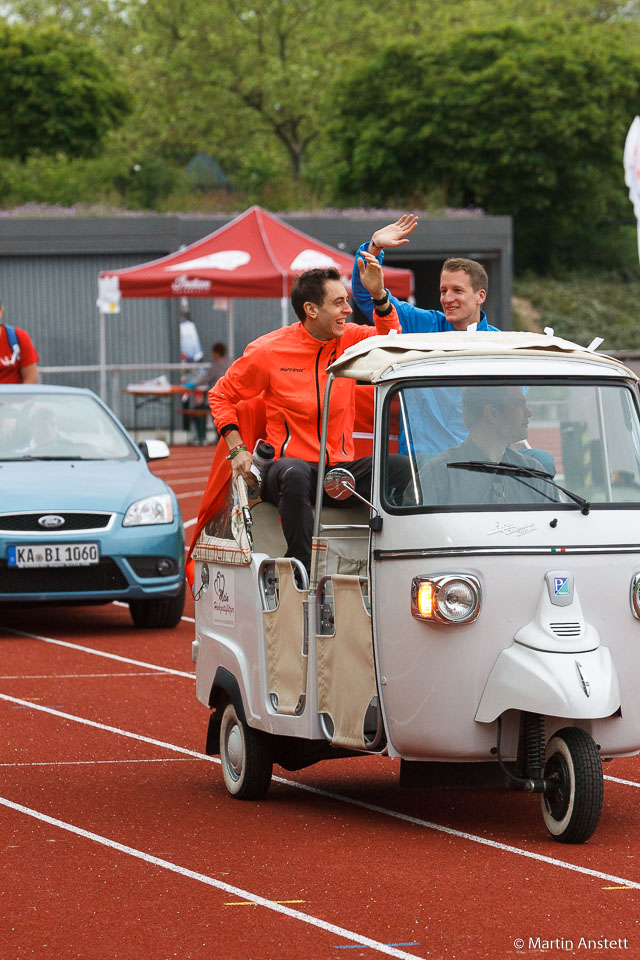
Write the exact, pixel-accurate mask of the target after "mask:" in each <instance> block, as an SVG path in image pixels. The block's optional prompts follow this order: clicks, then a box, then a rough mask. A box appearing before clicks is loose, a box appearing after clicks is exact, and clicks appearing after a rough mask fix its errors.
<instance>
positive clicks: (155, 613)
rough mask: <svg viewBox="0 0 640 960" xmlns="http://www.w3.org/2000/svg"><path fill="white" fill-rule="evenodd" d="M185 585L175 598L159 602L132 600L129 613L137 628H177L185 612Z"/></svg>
mask: <svg viewBox="0 0 640 960" xmlns="http://www.w3.org/2000/svg"><path fill="white" fill-rule="evenodd" d="M184 597H185V585H184V583H183V584H182V587H181V588H180V593H178V594H177V595H176V596H175V597H162V598H160V599H158V600H130V601H129V613H130V614H131V619H132V620H133V622H134V623H135V625H136V627H143V628H150V629H160V628H162V627H175V626H176V625H177V624H178V623H180V618H181V617H182V611H183V610H184Z"/></svg>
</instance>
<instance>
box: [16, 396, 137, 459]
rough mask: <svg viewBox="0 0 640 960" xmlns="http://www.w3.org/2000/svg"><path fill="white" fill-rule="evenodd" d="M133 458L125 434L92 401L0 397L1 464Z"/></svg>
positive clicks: (83, 397)
mask: <svg viewBox="0 0 640 960" xmlns="http://www.w3.org/2000/svg"><path fill="white" fill-rule="evenodd" d="M135 458H136V453H135V450H134V448H133V447H132V445H131V444H130V443H129V441H128V439H127V437H126V436H125V434H124V433H123V432H122V431H121V430H120V428H119V427H118V425H117V424H116V422H115V421H114V420H113V419H112V418H111V417H110V416H109V414H108V413H107V412H106V411H105V410H104V409H103V407H101V406H100V404H99V403H98V402H97V401H96V400H94V398H93V397H90V396H83V395H82V394H75V395H74V394H64V393H41V394H37V393H32V392H29V393H18V392H16V393H5V392H4V391H3V392H2V393H0V460H4V461H6V460H124V459H135Z"/></svg>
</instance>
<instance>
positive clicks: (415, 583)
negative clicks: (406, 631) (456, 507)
mask: <svg viewBox="0 0 640 960" xmlns="http://www.w3.org/2000/svg"><path fill="white" fill-rule="evenodd" d="M639 597H640V595H639ZM639 602H640V601H639ZM639 610H640V606H639ZM479 612H480V584H479V582H478V581H477V580H476V578H475V577H468V576H464V577H463V576H455V575H448V576H440V577H414V578H413V580H412V581H411V614H412V616H414V617H415V618H416V619H417V620H430V621H432V622H434V621H435V622H437V623H470V622H471V621H472V620H475V619H476V617H477V616H478V613H479ZM638 615H639V616H640V614H638Z"/></svg>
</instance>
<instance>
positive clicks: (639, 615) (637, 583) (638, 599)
mask: <svg viewBox="0 0 640 960" xmlns="http://www.w3.org/2000/svg"><path fill="white" fill-rule="evenodd" d="M631 612H632V614H633V615H634V617H635V618H636V619H637V620H640V573H636V575H635V577H634V578H633V580H632V581H631Z"/></svg>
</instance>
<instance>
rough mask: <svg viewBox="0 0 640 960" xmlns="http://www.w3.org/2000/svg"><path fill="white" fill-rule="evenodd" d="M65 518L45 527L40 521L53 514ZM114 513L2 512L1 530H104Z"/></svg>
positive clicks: (45, 531)
mask: <svg viewBox="0 0 640 960" xmlns="http://www.w3.org/2000/svg"><path fill="white" fill-rule="evenodd" d="M52 514H53V515H55V516H57V517H63V518H64V524H61V525H60V526H59V527H43V526H42V525H41V524H39V523H38V520H39V519H40V517H48V516H51V515H52ZM112 516H113V514H112V513H75V512H67V511H64V510H59V511H58V510H42V511H40V512H39V513H5V514H0V530H8V531H18V532H22V533H24V532H27V533H30V532H32V531H37V532H38V533H53V532H55V533H67V531H69V530H104V528H105V527H108V526H109V523H110V521H111V518H112Z"/></svg>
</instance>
